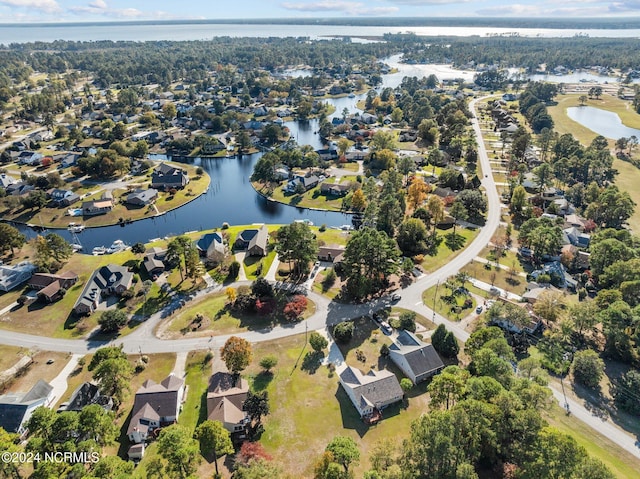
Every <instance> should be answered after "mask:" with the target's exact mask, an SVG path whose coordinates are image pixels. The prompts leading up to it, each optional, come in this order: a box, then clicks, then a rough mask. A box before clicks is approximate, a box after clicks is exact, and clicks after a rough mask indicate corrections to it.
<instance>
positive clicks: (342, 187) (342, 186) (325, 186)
mask: <svg viewBox="0 0 640 479" xmlns="http://www.w3.org/2000/svg"><path fill="white" fill-rule="evenodd" d="M350 189H351V182H350V181H347V180H345V181H341V182H340V183H334V182H333V181H325V182H323V183H322V184H321V185H320V193H322V194H324V195H330V196H345V195H346V194H347V193H349V190H350Z"/></svg>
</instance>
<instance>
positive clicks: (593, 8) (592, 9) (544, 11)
mask: <svg viewBox="0 0 640 479" xmlns="http://www.w3.org/2000/svg"><path fill="white" fill-rule="evenodd" d="M625 3H636V4H637V5H639V6H640V0H636V1H629V2H625ZM564 4H565V6H562V7H558V6H556V5H555V3H553V2H545V3H544V4H537V5H527V4H521V3H515V4H511V5H496V6H493V7H487V8H483V9H480V10H478V11H477V12H476V13H477V14H478V15H484V16H490V17H502V16H506V17H511V16H522V17H527V16H528V17H549V18H554V17H598V16H611V14H612V13H615V12H616V11H615V10H612V8H611V6H610V5H608V4H606V3H604V2H600V1H590V0H586V1H582V0H579V1H573V0H566V1H565V2H564ZM587 5H588V6H587Z"/></svg>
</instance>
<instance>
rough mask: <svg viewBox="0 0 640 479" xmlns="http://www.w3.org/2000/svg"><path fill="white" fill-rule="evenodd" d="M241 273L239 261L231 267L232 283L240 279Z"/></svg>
mask: <svg viewBox="0 0 640 479" xmlns="http://www.w3.org/2000/svg"><path fill="white" fill-rule="evenodd" d="M239 273H240V263H238V262H237V261H234V262H233V263H231V264H230V265H229V275H228V278H229V280H231V281H233V280H235V279H236V278H237V277H238V274H239Z"/></svg>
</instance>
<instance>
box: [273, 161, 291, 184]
mask: <svg viewBox="0 0 640 479" xmlns="http://www.w3.org/2000/svg"><path fill="white" fill-rule="evenodd" d="M289 174H290V171H289V168H287V167H286V166H284V165H283V166H280V167H279V168H276V169H275V175H276V179H278V180H281V181H282V180H288V179H289Z"/></svg>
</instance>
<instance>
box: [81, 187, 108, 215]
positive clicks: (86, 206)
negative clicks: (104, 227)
mask: <svg viewBox="0 0 640 479" xmlns="http://www.w3.org/2000/svg"><path fill="white" fill-rule="evenodd" d="M112 209H113V196H112V195H111V192H110V191H105V192H104V193H102V196H101V197H100V199H99V200H92V201H84V202H83V203H82V214H83V215H84V216H97V215H106V214H107V213H108V212H109V211H111V210H112Z"/></svg>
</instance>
